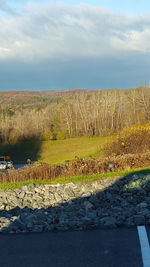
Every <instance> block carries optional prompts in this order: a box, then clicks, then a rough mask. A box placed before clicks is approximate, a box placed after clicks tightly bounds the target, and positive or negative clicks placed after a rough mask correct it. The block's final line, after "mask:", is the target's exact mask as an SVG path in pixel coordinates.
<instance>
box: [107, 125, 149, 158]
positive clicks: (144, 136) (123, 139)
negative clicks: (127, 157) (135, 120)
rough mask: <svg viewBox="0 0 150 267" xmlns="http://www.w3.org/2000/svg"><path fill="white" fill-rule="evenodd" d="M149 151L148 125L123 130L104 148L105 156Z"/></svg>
mask: <svg viewBox="0 0 150 267" xmlns="http://www.w3.org/2000/svg"><path fill="white" fill-rule="evenodd" d="M149 150H150V124H146V125H143V126H134V127H129V128H125V129H123V130H122V131H120V132H119V133H118V135H117V136H116V140H115V141H114V142H113V143H111V144H110V145H109V146H108V147H107V148H106V154H107V155H110V154H111V155H112V154H113V155H114V154H115V155H121V154H128V153H133V154H135V153H144V152H146V151H149Z"/></svg>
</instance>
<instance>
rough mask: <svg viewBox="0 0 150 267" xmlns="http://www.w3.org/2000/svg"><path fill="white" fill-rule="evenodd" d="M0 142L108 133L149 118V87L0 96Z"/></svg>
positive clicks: (147, 120)
mask: <svg viewBox="0 0 150 267" xmlns="http://www.w3.org/2000/svg"><path fill="white" fill-rule="evenodd" d="M0 97H1V101H0V142H1V143H3V144H13V143H16V142H17V141H18V140H25V139H28V138H30V137H32V136H35V137H38V138H40V140H57V139H58V140H61V139H66V138H71V137H79V136H90V137H94V136H110V135H113V134H115V133H117V132H118V131H120V130H122V129H124V128H128V127H131V126H138V125H145V124H147V123H148V122H149V121H150V88H147V87H142V86H141V87H139V88H134V89H127V90H116V89H108V90H74V91H68V92H67V91H65V92H54V91H53V94H52V93H51V94H50V95H49V94H48V93H47V92H43V93H42V92H41V93H37V94H36V93H34V94H33V95H32V96H31V95H30V94H29V95H26V94H25V93H24V92H18V93H16V94H14V95H11V93H10V94H9V92H7V93H6V94H3V95H1V96H0Z"/></svg>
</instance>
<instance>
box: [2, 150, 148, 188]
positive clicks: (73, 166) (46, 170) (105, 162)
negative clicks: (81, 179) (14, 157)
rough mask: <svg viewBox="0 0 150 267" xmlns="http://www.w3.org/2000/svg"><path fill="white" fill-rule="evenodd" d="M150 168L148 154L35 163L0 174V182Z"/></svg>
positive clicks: (50, 178)
mask: <svg viewBox="0 0 150 267" xmlns="http://www.w3.org/2000/svg"><path fill="white" fill-rule="evenodd" d="M149 166H150V152H147V153H145V154H141V153H140V154H135V155H133V154H128V155H122V156H118V157H107V158H103V159H102V160H95V159H92V160H84V159H80V160H78V161H76V162H67V163H65V164H62V165H48V164H39V163H35V164H33V165H31V166H26V167H24V168H22V169H19V170H9V171H8V172H6V173H0V182H1V183H3V182H20V181H26V180H45V179H46V180H52V179H55V178H57V177H69V176H76V175H86V174H94V173H104V172H110V171H119V170H126V169H128V170H130V169H133V168H142V167H149Z"/></svg>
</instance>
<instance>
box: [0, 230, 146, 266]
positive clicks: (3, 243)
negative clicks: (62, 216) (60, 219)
mask: <svg viewBox="0 0 150 267" xmlns="http://www.w3.org/2000/svg"><path fill="white" fill-rule="evenodd" d="M147 236H148V238H150V231H149V229H147ZM148 249H149V247H148ZM149 264H150V262H149ZM134 266H136V267H142V266H144V265H143V260H142V253H141V244H140V239H139V235H138V229H137V227H133V228H120V229H114V230H111V229H110V230H93V231H76V232H60V233H31V234H0V267H134ZM145 266H146V265H145ZM145 266H144V267H145ZM149 266H150V265H147V266H146V267H149Z"/></svg>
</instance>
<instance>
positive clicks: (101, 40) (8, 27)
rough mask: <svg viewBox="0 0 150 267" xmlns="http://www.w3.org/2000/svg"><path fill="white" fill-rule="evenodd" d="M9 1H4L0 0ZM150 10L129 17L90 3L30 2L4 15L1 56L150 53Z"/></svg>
mask: <svg viewBox="0 0 150 267" xmlns="http://www.w3.org/2000/svg"><path fill="white" fill-rule="evenodd" d="M0 5H1V6H2V5H3V1H2V0H1V1H0ZM149 29H150V15H145V16H144V15H143V16H138V15H137V16H135V15H134V16H131V15H130V16H129V15H127V14H122V15H121V14H117V13H113V12H110V11H108V10H106V9H103V8H100V7H92V6H88V5H76V6H68V5H64V4H60V3H59V4H48V5H40V4H31V3H29V4H28V5H27V6H26V7H25V8H24V10H22V11H21V13H20V14H19V15H13V16H12V15H10V16H9V17H8V16H7V17H3V18H2V19H0V59H16V60H25V61H26V60H27V61H29V60H41V59H43V60H44V59H49V60H51V59H52V60H60V59H66V60H68V59H69V60H71V59H74V58H75V59H79V58H80V59H82V58H101V57H102V56H107V57H108V56H110V55H115V54H118V53H122V52H126V53H127V52H128V51H129V52H130V51H136V52H139V53H141V52H144V53H149V52H150V30H149Z"/></svg>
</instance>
